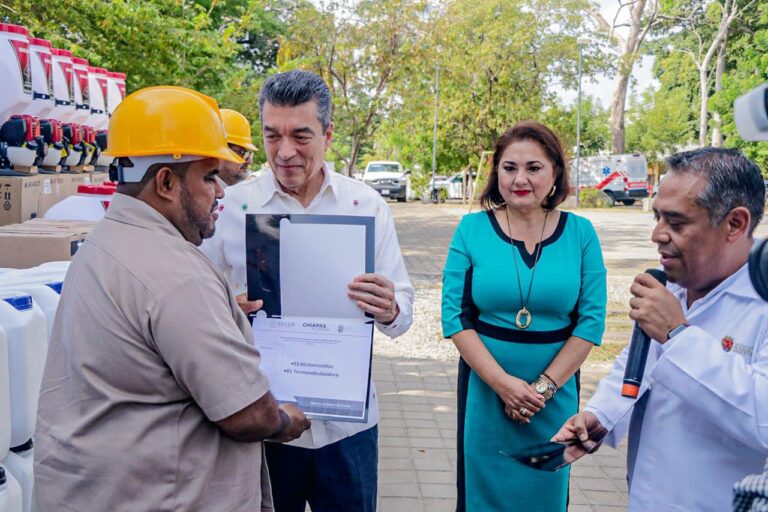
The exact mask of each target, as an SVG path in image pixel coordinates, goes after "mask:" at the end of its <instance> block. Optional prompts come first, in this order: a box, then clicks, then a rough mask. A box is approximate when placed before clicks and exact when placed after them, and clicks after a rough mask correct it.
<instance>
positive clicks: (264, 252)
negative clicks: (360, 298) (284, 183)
mask: <svg viewBox="0 0 768 512" xmlns="http://www.w3.org/2000/svg"><path fill="white" fill-rule="evenodd" d="M245 234H246V251H247V255H246V259H247V265H248V299H249V300H257V299H261V300H263V301H264V306H263V308H262V309H261V310H260V311H258V312H257V313H256V315H255V317H254V318H253V319H252V325H253V334H254V340H255V343H256V347H257V348H258V349H259V351H260V352H261V356H262V368H263V370H264V371H265V373H266V374H267V376H268V377H269V380H270V386H271V391H272V394H273V395H274V396H275V399H276V400H277V401H278V402H281V403H294V404H296V405H297V406H298V407H299V408H301V409H302V410H303V411H304V412H305V413H306V414H307V416H308V417H310V418H313V419H321V420H336V421H359V422H365V421H367V419H368V397H369V391H370V375H371V357H372V349H373V319H371V318H368V317H367V316H366V314H365V313H364V312H363V311H362V310H361V309H360V308H358V307H357V305H356V304H355V301H353V300H351V299H349V297H348V296H347V290H348V289H347V284H348V283H350V282H351V281H352V279H353V278H354V277H355V276H357V275H360V274H364V273H371V272H374V254H375V253H374V219H373V217H353V216H342V215H290V214H248V215H246V233H245Z"/></svg>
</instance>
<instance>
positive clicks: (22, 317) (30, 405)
mask: <svg viewBox="0 0 768 512" xmlns="http://www.w3.org/2000/svg"><path fill="white" fill-rule="evenodd" d="M68 266H69V262H52V263H45V264H43V265H40V266H39V267H35V268H31V269H24V270H14V269H0V511H2V512H30V511H32V510H34V509H33V507H32V485H33V482H34V478H33V464H32V461H33V455H34V437H33V434H34V431H35V420H36V417H37V401H38V396H39V394H40V386H41V383H42V377H43V368H44V366H45V357H46V354H47V351H48V339H49V337H50V333H51V326H52V325H53V318H54V316H55V314H56V308H57V307H58V303H59V295H60V293H61V289H62V285H63V282H64V275H65V274H66V271H67V268H68Z"/></svg>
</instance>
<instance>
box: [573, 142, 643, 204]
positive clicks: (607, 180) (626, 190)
mask: <svg viewBox="0 0 768 512" xmlns="http://www.w3.org/2000/svg"><path fill="white" fill-rule="evenodd" d="M578 167H579V180H578V182H577V180H576V160H572V161H571V162H570V174H569V178H570V187H571V190H573V191H575V190H576V187H577V186H578V187H579V189H584V188H596V189H597V190H600V191H602V192H604V193H605V195H607V196H608V198H609V199H610V200H611V204H612V205H613V204H616V203H617V202H621V203H622V204H625V205H627V206H630V205H633V204H635V201H636V200H638V199H643V198H645V197H648V162H647V161H646V159H645V157H644V156H643V155H640V154H637V153H634V154H627V155H608V156H590V157H586V158H581V159H579V162H578Z"/></svg>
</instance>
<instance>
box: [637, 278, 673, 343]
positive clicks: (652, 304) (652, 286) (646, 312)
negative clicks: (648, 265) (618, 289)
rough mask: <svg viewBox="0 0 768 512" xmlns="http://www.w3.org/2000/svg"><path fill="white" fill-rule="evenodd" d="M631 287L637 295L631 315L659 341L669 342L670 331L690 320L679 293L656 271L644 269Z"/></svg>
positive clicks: (646, 332)
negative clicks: (663, 281)
mask: <svg viewBox="0 0 768 512" xmlns="http://www.w3.org/2000/svg"><path fill="white" fill-rule="evenodd" d="M629 291H630V293H632V295H634V297H633V298H632V299H630V301H629V307H630V308H631V309H630V311H629V317H630V318H631V319H632V320H634V321H635V322H637V325H639V326H640V328H641V329H642V330H643V332H645V334H647V335H648V336H650V337H651V338H653V339H655V340H656V341H658V342H659V343H662V344H663V343H666V342H667V334H668V333H669V331H670V330H672V329H673V328H675V327H677V326H678V325H680V324H682V323H686V319H685V315H684V314H683V308H681V307H680V302H679V301H678V300H677V297H675V296H674V295H672V292H670V291H669V290H667V288H666V287H665V286H664V285H663V284H661V283H660V282H658V281H657V280H656V279H655V278H654V277H653V276H652V275H650V274H647V273H642V274H640V275H638V276H637V277H635V282H634V283H632V286H631V287H630V289H629Z"/></svg>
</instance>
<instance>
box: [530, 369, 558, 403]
mask: <svg viewBox="0 0 768 512" xmlns="http://www.w3.org/2000/svg"><path fill="white" fill-rule="evenodd" d="M533 387H534V389H535V390H536V392H537V393H540V394H541V395H543V396H544V400H549V399H550V398H552V397H553V396H555V393H556V392H557V385H556V384H555V383H554V382H553V381H552V379H550V378H549V377H547V376H546V375H544V374H543V373H542V374H541V375H539V378H538V379H536V380H535V381H534V382H533Z"/></svg>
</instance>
